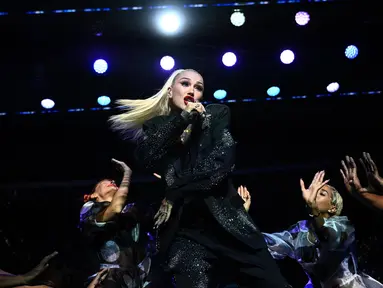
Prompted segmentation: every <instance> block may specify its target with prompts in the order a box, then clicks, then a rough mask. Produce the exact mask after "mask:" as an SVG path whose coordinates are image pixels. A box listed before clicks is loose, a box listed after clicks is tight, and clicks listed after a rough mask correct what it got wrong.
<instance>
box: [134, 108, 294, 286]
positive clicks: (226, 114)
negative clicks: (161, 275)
mask: <svg viewBox="0 0 383 288" xmlns="http://www.w3.org/2000/svg"><path fill="white" fill-rule="evenodd" d="M206 112H207V114H206V117H204V118H203V120H199V119H197V120H194V122H193V119H192V115H190V114H189V113H187V112H182V113H178V114H172V115H169V116H158V117H155V118H153V119H151V120H149V121H147V122H146V123H145V124H144V127H143V130H144V137H143V139H142V141H141V142H140V143H139V145H138V149H137V157H138V160H139V162H140V163H144V165H145V166H146V168H147V169H149V170H150V171H151V172H155V173H159V174H160V175H162V179H163V183H164V185H165V190H166V199H168V200H170V201H172V202H173V203H174V206H173V211H172V216H171V219H170V220H169V222H168V223H167V224H166V226H165V227H164V228H163V230H162V231H160V232H161V233H160V236H161V237H160V240H161V246H160V253H161V254H162V253H163V254H164V255H165V257H166V259H167V267H168V268H169V269H170V271H171V272H172V273H173V274H174V275H175V278H176V283H177V288H189V287H190V288H200V287H201V288H204V287H206V288H207V287H216V284H217V283H221V282H224V281H235V282H237V283H238V284H243V285H242V286H241V287H286V286H287V284H286V281H285V279H284V278H283V277H282V276H281V274H280V271H279V269H278V266H277V264H276V263H275V262H274V260H273V259H272V257H271V255H270V254H269V252H268V251H267V245H266V243H265V241H264V239H263V236H262V234H261V233H260V231H259V229H258V228H257V226H256V225H255V224H254V223H253V221H252V220H251V218H250V217H249V216H248V214H247V213H246V211H245V210H244V208H243V201H242V199H241V198H240V196H239V195H238V194H237V192H236V190H235V189H234V187H233V185H232V184H231V181H230V174H231V172H232V170H233V168H234V161H235V147H236V143H235V141H234V140H233V138H232V136H231V134H230V132H229V129H228V127H229V122H230V110H229V108H228V107H227V106H225V105H220V104H213V105H208V106H207V107H206ZM190 123H193V126H192V132H191V135H190V137H188V138H187V137H186V138H187V141H186V142H185V143H181V141H180V138H181V135H182V134H183V131H184V130H185V128H186V127H187V126H188V125H189V124H190ZM225 270H227V272H225ZM221 276H231V277H229V278H232V279H229V278H228V279H226V277H224V278H225V279H223V278H222V277H221Z"/></svg>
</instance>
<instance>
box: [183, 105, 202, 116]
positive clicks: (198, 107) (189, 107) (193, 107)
mask: <svg viewBox="0 0 383 288" xmlns="http://www.w3.org/2000/svg"><path fill="white" fill-rule="evenodd" d="M184 110H185V111H186V112H189V113H190V112H191V111H193V110H196V111H197V112H198V113H200V114H201V113H203V112H206V110H205V107H203V105H202V104H201V103H198V102H197V103H193V102H188V103H187V104H186V107H185V109H184Z"/></svg>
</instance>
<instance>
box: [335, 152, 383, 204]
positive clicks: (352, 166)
mask: <svg viewBox="0 0 383 288" xmlns="http://www.w3.org/2000/svg"><path fill="white" fill-rule="evenodd" d="M363 156H364V157H363V159H360V161H361V163H362V164H363V168H364V170H365V172H366V174H367V179H368V186H367V187H363V186H362V184H361V183H360V180H359V177H358V173H357V166H356V163H355V161H354V159H353V158H352V157H349V156H346V157H345V160H343V161H342V162H341V164H342V169H341V170H340V172H341V175H342V178H343V182H344V185H345V187H346V191H347V192H349V193H350V195H352V196H353V197H354V198H355V199H357V200H359V201H360V202H361V203H362V204H364V205H366V206H367V207H369V208H372V209H375V210H383V196H382V195H379V194H381V193H382V189H383V186H382V185H383V183H382V181H383V180H382V178H381V177H380V176H379V172H378V169H377V167H376V164H375V162H374V161H373V160H372V159H371V156H370V154H369V153H364V155H363Z"/></svg>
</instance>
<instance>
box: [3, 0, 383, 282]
mask: <svg viewBox="0 0 383 288" xmlns="http://www.w3.org/2000/svg"><path fill="white" fill-rule="evenodd" d="M147 2H150V1H147ZM191 2H193V1H191ZM222 2H225V1H222ZM306 2H308V1H306ZM185 3H186V2H185ZM209 3H210V2H209ZM41 5H43V4H41ZM52 5H53V4H52ZM60 5H61V4H60ZM132 5H134V4H132ZM95 7H96V6H95ZM375 8H376V7H373V6H368V5H367V4H365V5H364V6H361V5H360V4H358V3H355V2H353V1H334V2H329V3H295V4H284V5H282V4H276V3H271V4H270V5H260V6H256V5H255V6H244V7H241V9H243V12H244V13H245V14H246V23H245V25H244V26H243V27H234V26H232V25H231V24H230V21H229V16H230V14H231V12H232V11H233V7H230V6H227V7H207V8H206V9H205V8H195V9H186V8H185V9H184V10H185V13H190V14H188V15H189V17H190V19H194V21H192V23H191V24H190V26H188V28H187V29H186V31H184V32H185V33H184V34H182V33H181V35H180V36H176V37H173V38H166V37H162V36H160V35H157V34H155V33H153V31H152V30H153V29H152V27H151V26H150V25H149V24H148V21H147V20H148V19H150V17H151V14H150V13H152V12H153V11H151V10H145V9H143V10H142V11H127V12H126V13H122V12H121V11H120V12H113V11H112V12H100V13H88V14H87V13H67V14H65V13H63V14H61V15H59V14H52V13H51V14H48V13H47V14H46V15H24V14H23V13H21V12H20V11H27V10H28V9H29V10H31V9H32V10H33V9H35V10H36V9H43V8H34V7H25V9H24V8H23V9H21V7H19V8H17V7H10V6H9V7H6V6H4V7H1V9H0V11H13V12H12V13H9V15H7V16H4V17H2V16H0V31H2V35H3V36H2V37H3V38H2V39H3V40H2V42H3V48H4V51H3V53H2V54H1V55H0V59H1V62H0V63H2V64H1V66H2V69H1V70H0V75H1V77H0V83H1V86H0V87H1V88H2V92H1V99H2V102H1V104H0V132H1V138H0V143H1V144H0V147H1V150H0V151H1V152H0V163H1V165H0V166H1V167H0V189H1V194H0V195H1V198H0V199H1V200H0V207H1V208H0V213H1V219H2V221H1V222H0V223H1V224H0V249H1V250H0V251H1V252H0V255H1V257H0V258H1V261H0V268H1V269H3V270H5V271H9V272H12V273H23V272H25V271H28V269H30V268H32V267H33V266H34V265H35V263H37V262H38V260H39V259H40V258H42V257H43V256H44V255H46V254H48V253H51V251H53V250H55V249H57V250H58V251H59V252H60V254H61V255H60V261H61V262H62V263H71V264H75V265H74V267H77V268H78V267H81V261H78V260H75V259H77V258H78V257H81V255H82V254H81V245H80V244H79V243H76V239H77V237H78V231H77V224H78V213H79V209H80V207H81V205H82V196H83V195H84V194H85V193H89V192H90V190H91V189H92V187H93V186H94V184H95V183H96V182H97V181H98V180H99V179H102V178H105V177H112V178H114V179H116V180H117V181H119V180H120V177H121V175H120V172H118V171H116V169H115V167H114V165H113V164H112V163H111V161H110V160H111V158H116V159H119V160H123V161H126V163H127V164H128V165H129V166H131V167H132V170H133V173H134V174H133V175H134V176H133V184H132V189H131V194H130V195H129V197H130V201H144V202H146V203H151V204H152V205H154V206H156V205H158V203H159V201H160V200H161V199H162V197H163V194H162V192H161V190H160V188H159V185H158V181H157V180H156V178H155V177H153V176H152V175H148V174H145V173H143V171H142V169H141V168H140V166H139V163H136V162H135V161H134V159H133V152H134V145H132V144H130V143H128V142H127V141H123V140H122V139H121V138H120V137H119V135H118V134H117V133H114V132H112V131H111V129H110V125H109V124H108V117H109V116H111V115H114V114H115V113H118V109H117V108H115V106H114V105H111V108H110V109H109V110H96V109H92V108H97V107H98V109H102V107H100V106H98V104H97V97H98V96H100V95H108V96H110V98H111V99H112V101H114V100H116V99H119V98H140V97H141V98H143V97H146V96H150V95H152V94H153V92H154V91H156V89H158V88H160V87H161V86H162V84H163V83H164V81H165V80H166V78H167V77H168V75H169V72H167V71H163V70H162V69H161V67H160V66H159V59H160V58H161V57H162V56H164V55H172V56H173V57H174V58H175V59H176V68H189V67H190V68H193V69H196V70H197V71H200V72H201V73H202V74H203V76H204V77H205V82H206V92H205V93H206V94H205V99H204V100H205V101H207V102H208V103H217V102H223V103H225V104H226V105H228V106H229V107H230V108H231V118H232V119H231V122H232V123H231V129H232V133H233V135H234V137H235V139H236V140H237V141H238V149H237V160H236V162H237V164H236V172H235V176H234V181H235V184H236V185H246V186H247V187H248V188H249V190H250V192H251V194H252V199H253V200H252V202H253V203H252V208H251V210H250V213H251V215H252V216H253V218H254V219H255V222H256V223H257V224H258V225H259V227H260V228H261V230H263V231H265V232H274V231H278V230H282V229H285V228H287V227H288V226H290V225H291V224H294V223H295V222H297V221H298V220H301V219H305V218H306V217H307V216H306V215H307V213H306V210H305V209H304V208H305V207H304V202H303V200H302V197H301V191H300V187H299V179H300V178H301V177H302V178H303V179H305V180H306V181H307V182H308V181H309V180H311V178H312V176H313V175H314V174H315V172H316V171H318V170H321V169H325V170H326V172H327V174H326V176H327V177H328V178H329V179H331V184H332V185H333V186H335V187H337V188H338V189H339V191H340V192H341V193H342V195H343V197H344V201H345V205H344V213H343V214H345V215H347V216H348V217H349V218H350V219H351V220H352V221H353V223H354V224H355V226H356V230H357V238H358V239H359V254H360V256H361V257H360V262H361V263H360V265H361V267H362V268H366V269H367V271H368V273H369V274H370V275H371V276H373V277H375V278H376V279H379V278H380V280H382V279H383V278H382V276H383V270H382V268H380V267H381V265H380V264H379V263H380V259H381V257H383V251H382V247H383V246H382V245H381V244H379V243H382V235H381V234H382V232H381V231H382V224H381V221H382V217H381V215H379V214H377V213H374V212H371V211H369V210H367V209H365V208H364V207H363V206H362V205H361V204H360V203H358V202H356V201H355V200H354V199H353V198H351V196H349V195H347V194H346V192H345V189H344V187H343V183H342V180H341V177H340V172H339V169H340V161H341V160H342V159H343V158H344V157H345V155H350V156H355V157H356V158H359V157H360V156H361V154H362V152H364V151H367V152H370V153H371V154H372V156H373V158H374V159H375V160H376V162H377V164H378V166H379V167H381V169H383V153H382V152H381V150H382V149H381V147H382V141H381V139H379V137H380V134H381V131H382V128H383V126H382V123H383V113H382V108H381V107H382V106H381V105H380V102H381V101H380V100H381V99H380V98H381V97H382V96H383V95H382V93H381V91H382V89H383V87H382V76H383V73H382V69H381V67H382V64H383V61H382V60H383V59H382V56H381V52H380V50H381V49H380V47H379V45H378V41H379V35H380V34H379V33H380V32H379V31H381V29H382V23H381V20H379V19H378V17H377V9H375ZM44 9H47V10H49V9H53V8H52V7H48V8H44ZM57 9H64V7H59V8H57ZM300 10H306V11H309V12H310V14H311V22H310V23H309V24H308V25H307V27H306V26H304V27H299V26H297V25H296V23H295V22H294V17H293V16H294V14H295V13H296V12H297V11H300ZM96 23H98V24H96ZM100 23H102V25H101V24H100ZM95 25H96V26H95ZM97 25H98V26H97ZM100 25H101V26H100ZM95 27H96V28H95ZM100 27H102V28H100ZM92 29H93V30H92ZM94 29H102V32H103V36H101V37H96V36H94ZM351 44H354V45H357V46H358V47H359V55H358V57H357V58H356V59H353V60H350V59H347V58H346V57H345V55H344V49H345V47H347V46H348V45H351ZM284 49H292V50H294V51H295V53H296V59H295V61H294V62H293V63H292V64H290V65H283V64H281V63H280V60H279V54H280V52H281V51H282V50H284ZM225 51H235V53H236V54H237V56H238V62H237V64H236V66H234V67H232V68H227V67H224V66H223V65H222V63H221V62H220V57H221V54H223V53H224V52H225ZM100 57H103V58H104V59H107V61H108V63H109V65H110V67H109V70H108V71H107V73H105V74H102V75H97V74H96V73H95V72H94V71H93V69H92V64H93V61H94V60H95V59H97V58H100ZM333 81H336V82H339V84H340V89H339V91H337V92H335V93H329V92H327V91H326V86H327V85H328V84H329V83H331V82H333ZM270 86H279V87H280V88H281V93H280V95H278V97H269V96H267V94H266V90H267V89H268V88H269V87H270ZM217 89H225V90H226V91H228V96H227V97H226V98H225V99H223V100H222V101H219V100H216V99H214V97H213V96H212V95H213V92H214V91H215V90H217ZM302 96H305V97H302ZM44 98H50V99H53V100H54V101H55V102H56V106H55V107H54V108H53V109H52V110H53V112H51V113H48V112H46V111H44V109H43V108H42V107H41V106H40V101H41V100H42V99H44ZM249 99H250V100H249ZM69 109H79V110H81V111H79V112H69V111H68V110H69ZM82 110H83V111H82ZM28 111H29V112H31V111H34V113H33V114H25V113H24V114H23V113H20V112H28ZM55 111H56V112H55ZM42 112H45V113H42ZM382 171H383V170H382ZM363 247H364V248H363ZM367 262H368V263H367ZM280 264H281V267H282V271H283V273H284V275H286V277H287V279H288V280H289V281H290V283H291V284H292V285H293V286H294V287H303V286H304V284H305V283H306V278H305V275H304V274H303V272H302V271H301V269H300V267H299V266H298V265H297V264H296V263H294V262H293V261H290V260H286V261H282V262H281V263H280ZM72 268H73V267H72ZM77 268H73V269H77ZM296 275H299V277H297V276H296Z"/></svg>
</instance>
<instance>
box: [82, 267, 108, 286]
mask: <svg viewBox="0 0 383 288" xmlns="http://www.w3.org/2000/svg"><path fill="white" fill-rule="evenodd" d="M108 273H109V269H108V268H104V269H102V270H101V271H100V272H98V273H97V275H96V277H94V279H93V280H92V282H91V283H90V284H89V285H88V287H87V288H95V287H98V285H100V283H102V281H104V280H105V278H106V276H108Z"/></svg>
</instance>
